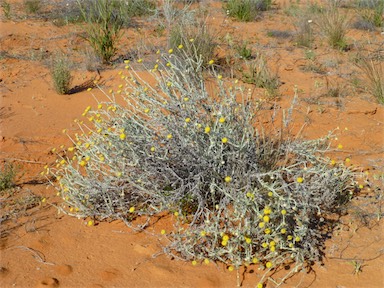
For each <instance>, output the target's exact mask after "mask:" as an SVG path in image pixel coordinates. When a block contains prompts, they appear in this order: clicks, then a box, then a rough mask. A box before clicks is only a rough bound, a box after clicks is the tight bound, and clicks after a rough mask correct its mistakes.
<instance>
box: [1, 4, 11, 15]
mask: <svg viewBox="0 0 384 288" xmlns="http://www.w3.org/2000/svg"><path fill="white" fill-rule="evenodd" d="M0 5H1V9H2V10H3V13H4V17H5V18H6V19H8V20H9V19H11V4H10V3H9V2H7V1H6V0H3V1H1V4H0Z"/></svg>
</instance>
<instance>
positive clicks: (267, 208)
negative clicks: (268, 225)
mask: <svg viewBox="0 0 384 288" xmlns="http://www.w3.org/2000/svg"><path fill="white" fill-rule="evenodd" d="M271 212H272V209H271V208H270V207H269V206H265V208H264V214H265V215H269V214H271Z"/></svg>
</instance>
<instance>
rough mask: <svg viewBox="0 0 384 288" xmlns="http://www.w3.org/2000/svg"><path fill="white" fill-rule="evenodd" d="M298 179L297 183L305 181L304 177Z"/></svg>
mask: <svg viewBox="0 0 384 288" xmlns="http://www.w3.org/2000/svg"><path fill="white" fill-rule="evenodd" d="M296 181H297V183H303V182H304V179H303V178H302V177H297V179H296Z"/></svg>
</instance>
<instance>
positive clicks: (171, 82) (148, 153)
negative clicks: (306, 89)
mask: <svg viewBox="0 0 384 288" xmlns="http://www.w3.org/2000/svg"><path fill="white" fill-rule="evenodd" d="M180 49H183V48H180ZM137 62H139V63H142V64H143V63H145V62H144V61H143V59H139V60H138V61H137ZM126 64H127V66H126V68H127V70H126V72H121V73H119V74H120V76H119V77H121V78H123V79H124V81H125V82H124V83H122V84H121V85H119V86H118V89H117V90H115V91H109V92H108V93H106V95H107V96H108V99H109V100H108V101H106V102H100V103H98V105H97V108H96V109H92V108H91V107H87V108H86V110H85V111H84V113H83V116H84V117H86V118H87V119H86V121H85V122H84V123H83V121H77V122H78V124H79V129H80V130H81V133H80V134H75V135H74V136H72V135H69V137H70V139H71V140H72V142H73V145H72V146H70V147H68V148H63V150H62V151H58V152H59V153H58V155H59V156H58V160H57V165H56V166H55V167H51V168H49V167H46V168H47V170H46V172H45V173H46V174H49V175H51V174H52V175H54V176H55V177H56V179H57V180H58V182H57V183H52V184H54V185H55V187H56V188H57V190H58V194H59V195H60V196H61V197H62V198H63V200H64V206H63V207H62V208H61V209H62V210H63V211H65V212H66V213H68V214H70V215H74V216H78V217H93V218H96V219H100V220H102V219H107V218H108V219H122V220H123V221H125V222H126V223H127V224H128V225H130V226H132V223H131V220H133V219H135V218H137V217H139V216H150V215H153V214H156V213H158V212H161V211H171V212H172V213H173V214H174V215H175V217H176V224H175V229H174V231H171V232H169V233H168V234H167V235H166V237H167V238H168V240H169V245H168V246H167V247H165V251H166V252H167V253H169V254H171V255H173V256H175V257H177V258H181V259H184V260H189V261H193V262H192V263H193V264H194V265H195V264H197V263H199V262H202V261H204V262H205V263H209V261H220V262H224V263H226V264H227V265H228V266H229V269H230V270H233V269H238V268H239V267H240V266H241V265H248V264H252V265H258V266H260V268H261V269H264V271H265V273H264V276H263V277H262V278H261V279H260V283H264V282H265V281H266V279H267V278H266V277H267V276H268V275H269V272H271V271H274V270H275V269H278V267H280V266H281V265H286V264H290V263H293V267H294V269H293V270H292V271H291V272H287V277H288V276H289V274H290V273H294V272H296V271H298V270H299V269H300V268H301V267H303V266H304V265H305V264H311V263H312V262H313V261H318V260H321V259H322V247H323V244H324V240H325V238H326V237H327V236H328V235H329V233H330V232H331V231H332V227H333V223H334V222H335V219H337V217H335V216H337V215H339V214H340V213H341V212H342V211H343V209H344V206H345V204H346V203H348V201H349V200H350V199H351V197H352V196H353V193H354V191H356V184H355V182H354V177H355V176H356V173H355V172H354V170H353V169H352V168H349V167H346V166H344V165H343V164H336V163H335V162H334V161H330V160H329V159H328V158H327V157H326V155H325V154H326V153H327V152H328V151H330V150H331V148H330V143H329V141H330V140H331V138H332V136H331V135H328V136H326V137H325V138H322V139H316V140H308V141H306V140H302V139H300V137H299V136H298V135H291V134H290V132H289V131H290V128H289V127H290V125H291V121H292V113H293V110H294V103H293V104H292V105H293V106H292V107H290V109H288V110H287V111H284V112H283V111H278V110H275V111H272V112H271V113H269V112H263V110H261V109H260V108H259V107H260V106H259V105H260V103H259V102H258V101H257V99H254V98H252V96H251V95H250V94H249V93H248V92H247V91H248V90H247V89H244V88H243V87H242V86H240V85H238V84H236V83H227V82H225V81H224V80H223V78H222V76H221V75H218V74H215V72H214V69H212V71H213V75H214V77H215V78H216V81H214V82H216V84H215V86H214V87H213V88H212V89H208V88H207V81H206V79H204V78H203V76H202V75H203V74H202V73H201V71H202V65H203V61H202V59H199V60H198V61H197V62H196V61H195V60H194V59H184V58H180V57H178V56H177V55H175V54H174V53H173V51H169V53H163V54H159V58H158V60H157V61H156V63H155V65H154V66H151V67H145V66H144V68H145V70H146V71H147V72H146V73H144V74H145V76H146V77H150V80H148V81H145V80H143V78H142V75H143V74H141V73H138V72H137V71H136V70H134V69H131V68H130V67H129V65H130V64H129V63H128V61H126ZM135 65H137V64H135ZM143 65H144V64H143ZM147 79H148V78H147ZM209 80H210V81H209V82H210V83H212V80H214V79H212V78H210V79H209ZM149 83H155V84H152V85H150V84H149ZM120 97H122V98H123V99H124V100H125V103H124V105H121V104H118V103H121V101H120V100H119V101H118V100H117V98H120ZM295 101H296V99H295V100H294V102H295ZM266 119H269V121H267V122H268V123H269V124H262V123H265V122H266ZM277 119H281V120H280V121H278V120H277ZM264 125H266V126H264ZM144 225H145V224H144ZM140 228H142V226H141V227H140ZM164 233H165V232H164ZM284 279H285V278H284ZM284 279H282V280H281V282H284ZM261 285H263V284H261Z"/></svg>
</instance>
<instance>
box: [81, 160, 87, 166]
mask: <svg viewBox="0 0 384 288" xmlns="http://www.w3.org/2000/svg"><path fill="white" fill-rule="evenodd" d="M79 165H80V166H81V167H84V166H85V165H87V162H85V161H84V160H81V161H80V163H79Z"/></svg>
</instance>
